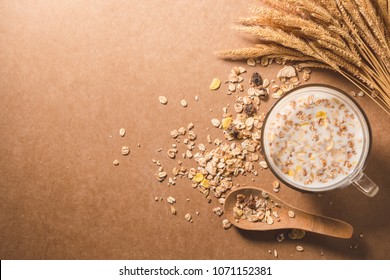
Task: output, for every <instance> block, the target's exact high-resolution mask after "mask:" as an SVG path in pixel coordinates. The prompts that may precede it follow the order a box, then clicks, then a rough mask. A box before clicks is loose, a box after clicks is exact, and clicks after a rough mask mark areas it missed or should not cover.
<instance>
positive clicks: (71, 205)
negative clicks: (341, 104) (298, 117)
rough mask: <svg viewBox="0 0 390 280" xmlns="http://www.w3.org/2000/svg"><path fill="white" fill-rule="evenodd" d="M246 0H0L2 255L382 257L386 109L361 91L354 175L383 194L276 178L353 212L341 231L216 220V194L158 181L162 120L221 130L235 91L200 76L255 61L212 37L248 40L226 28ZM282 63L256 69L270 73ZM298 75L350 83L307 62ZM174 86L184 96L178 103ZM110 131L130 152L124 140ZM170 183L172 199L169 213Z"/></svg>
mask: <svg viewBox="0 0 390 280" xmlns="http://www.w3.org/2000/svg"><path fill="white" fill-rule="evenodd" d="M250 3H256V1H231V0H229V1H222V0H218V1H206V0H203V1H173V0H172V1H168V0H165V1H161V0H159V1H157V0H155V1H152V0H148V1H92V0H91V1H76V0H70V1H49V0H47V1H44V0H40V1H13V0H12V1H11V0H2V1H0V49H1V52H0V71H1V73H0V79H1V80H0V98H1V99H0V106H1V107H0V197H1V198H0V201H1V203H0V243H1V246H0V258H1V259H273V258H274V257H273V255H271V254H269V252H268V250H274V249H276V250H277V251H278V253H279V259H389V258H390V243H389V242H388V236H389V234H390V224H389V218H388V213H389V205H390V189H389V181H390V175H389V170H390V165H389V160H388V159H389V156H390V149H389V145H390V137H389V133H388V132H389V121H390V118H389V116H387V115H386V114H385V113H384V112H383V111H381V110H380V109H379V108H378V107H377V106H376V105H375V104H374V103H373V102H372V101H371V100H370V99H369V98H367V97H366V98H357V99H356V100H357V101H358V102H359V103H360V104H361V105H362V107H363V108H364V110H365V111H366V113H367V115H368V118H369V120H370V122H371V126H372V131H373V138H374V140H373V141H374V142H373V148H372V153H371V155H370V157H369V160H368V163H367V168H366V173H367V174H368V175H369V176H370V177H371V178H372V179H374V180H375V181H376V182H377V184H378V185H380V187H381V189H380V192H379V194H378V195H377V196H376V197H374V198H368V197H365V196H364V195H363V194H361V193H360V192H359V191H358V190H356V189H355V188H353V187H349V188H346V189H342V190H338V191H334V192H331V193H326V194H324V195H322V197H318V196H317V195H311V194H302V193H299V192H297V191H294V190H291V189H288V188H287V187H285V186H282V189H281V191H280V193H279V196H280V197H281V198H283V199H285V200H286V201H288V202H289V203H290V204H292V205H297V206H299V207H300V208H302V209H305V210H308V211H311V212H314V213H319V214H324V215H329V216H332V217H335V218H339V219H343V220H345V221H347V222H349V223H351V224H352V225H353V226H354V228H355V233H354V235H353V238H352V239H351V240H341V239H335V238H330V237H326V236H320V235H317V234H312V233H307V235H306V237H305V238H304V239H303V240H299V241H292V240H285V241H284V242H282V243H277V242H276V241H275V239H274V237H275V235H276V233H278V232H279V231H278V232H245V231H241V230H237V229H236V228H231V229H229V230H227V231H225V230H223V229H222V226H221V221H222V218H218V217H217V216H216V215H215V214H214V213H212V208H213V207H215V206H217V205H218V203H217V201H216V200H215V199H214V200H213V201H212V203H211V204H208V203H207V202H206V200H205V198H204V197H203V196H202V195H201V194H200V193H199V192H198V191H196V190H193V189H192V188H191V186H190V182H189V181H188V180H187V179H181V180H178V183H177V185H176V186H173V187H169V188H168V187H167V186H166V184H165V183H163V184H160V183H158V182H157V181H156V180H155V179H154V172H155V171H156V170H157V167H156V166H155V165H154V164H153V163H152V159H153V158H155V159H159V160H161V162H162V164H163V166H164V167H165V169H166V170H167V171H169V172H170V170H172V168H173V167H174V166H175V164H176V161H173V160H170V159H169V158H168V157H167V156H166V154H165V151H166V149H167V148H169V147H170V145H171V144H172V143H174V141H173V140H172V139H171V138H170V136H169V132H170V131H171V130H172V129H174V128H178V127H180V126H186V125H187V124H188V123H189V122H193V123H194V124H195V132H196V133H197V134H198V140H197V143H201V142H203V143H205V142H206V135H207V134H210V135H211V136H213V138H215V137H220V138H221V139H222V138H223V136H222V133H221V131H220V130H218V129H215V128H212V127H211V124H210V119H211V118H214V117H217V118H220V117H221V115H222V107H224V106H226V104H229V103H230V104H233V100H234V99H233V97H232V96H227V95H226V94H225V92H226V85H223V86H222V88H221V89H220V90H219V91H217V92H213V93H211V92H209V90H208V86H209V83H210V81H211V79H212V78H214V77H219V78H220V79H222V80H223V79H226V78H227V76H228V73H229V72H230V69H231V67H232V66H234V65H243V66H245V67H246V68H248V70H249V71H250V72H251V71H253V70H254V69H249V67H247V66H246V65H245V63H239V62H228V61H223V60H220V59H218V58H217V57H216V56H215V55H214V51H216V50H220V49H226V48H233V47H240V46H245V45H248V44H249V43H250V42H249V41H248V38H246V37H244V36H242V35H240V34H237V33H235V32H233V31H231V30H230V26H231V24H232V23H233V22H234V20H235V19H237V17H238V16H243V15H247V14H248V11H247V5H248V4H250ZM278 69H279V66H278V65H272V67H271V68H262V67H257V68H256V70H257V71H259V72H260V73H261V74H262V75H263V77H268V78H270V79H272V78H275V74H276V72H277V71H278ZM248 75H249V74H246V76H244V77H245V78H246V82H247V80H248ZM310 82H321V83H326V84H332V85H335V86H338V87H340V88H341V89H343V90H345V91H348V92H350V91H351V90H353V89H354V88H353V87H352V86H351V85H350V84H349V83H348V82H346V81H345V80H344V79H342V78H340V76H338V75H335V74H332V73H329V72H322V71H317V70H316V71H314V72H313V74H312V78H311V80H310ZM159 95H165V96H166V97H167V98H168V100H169V103H168V105H166V106H163V105H160V104H159V102H158V96H159ZM195 95H199V96H200V100H199V101H198V102H195V100H194V96H195ZM183 98H185V99H186V100H187V101H188V103H189V105H188V107H187V108H182V107H181V106H180V105H179V103H180V100H181V99H183ZM272 103H273V101H272V100H269V101H267V102H264V103H263V104H262V105H261V108H262V112H266V110H267V108H269V106H270V105H271V104H272ZM121 127H124V128H126V129H127V134H126V136H125V137H123V138H121V137H119V135H118V130H119V128H121ZM208 128H209V130H208ZM110 135H112V136H113V137H112V138H110ZM138 142H139V143H140V145H141V147H137V143H138ZM122 145H128V146H130V149H131V154H130V155H129V156H127V157H123V156H122V155H121V154H120V148H121V146H122ZM160 147H161V148H163V149H164V150H163V152H161V153H158V152H156V150H157V149H158V148H160ZM180 147H181V151H184V149H183V146H180ZM114 159H118V160H119V161H120V165H119V166H117V167H114V166H113V164H112V161H113V160H114ZM183 164H184V165H185V166H187V167H191V166H195V164H194V162H193V161H184V163H183ZM252 178H255V182H254V183H252V181H251V179H252ZM273 180H274V177H273V176H272V175H271V173H270V171H268V170H267V171H261V172H260V175H259V176H258V177H252V176H246V177H242V176H241V177H238V178H236V179H235V182H237V183H240V184H241V185H244V184H250V185H255V186H256V185H257V186H262V187H263V188H266V189H269V190H271V188H270V186H271V183H272V182H273ZM168 195H172V196H174V197H175V198H176V199H177V205H176V208H177V211H178V215H177V216H173V215H172V214H171V213H170V211H169V205H168V204H167V203H166V202H165V198H166V197H167V196H168ZM155 196H157V197H160V196H162V197H164V201H162V202H155V201H154V197H155ZM187 198H189V199H190V201H186V199H187ZM195 211H199V212H200V215H199V216H197V215H195V214H194V213H195ZM187 212H189V213H191V214H192V215H193V217H194V218H193V219H194V222H193V223H192V224H191V223H188V222H186V221H185V219H184V214H185V213H187ZM360 233H363V235H364V236H363V237H359V234H360ZM356 244H357V245H358V246H357V248H354V249H351V248H350V246H351V245H352V246H355V245H356ZM296 245H301V246H303V247H304V249H305V251H304V252H297V251H296V250H295V246H296ZM321 251H323V252H324V255H323V256H322V255H321Z"/></svg>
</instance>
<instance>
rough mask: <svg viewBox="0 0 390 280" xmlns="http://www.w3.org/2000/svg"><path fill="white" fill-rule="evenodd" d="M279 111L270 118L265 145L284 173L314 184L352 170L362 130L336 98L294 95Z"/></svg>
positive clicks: (330, 181)
mask: <svg viewBox="0 0 390 280" xmlns="http://www.w3.org/2000/svg"><path fill="white" fill-rule="evenodd" d="M279 112H280V113H277V114H276V116H275V118H274V119H273V120H270V121H271V123H270V127H269V130H268V133H267V137H268V141H269V143H268V145H269V147H268V148H269V151H270V155H271V157H272V160H273V161H274V163H275V164H276V166H277V168H279V169H280V170H281V171H282V173H283V174H284V175H285V176H286V177H288V178H289V179H291V180H292V181H294V182H296V183H298V184H300V185H302V184H303V185H306V186H311V187H313V188H314V187H321V186H323V185H325V184H326V185H329V184H333V183H337V182H338V181H340V180H342V179H343V178H344V177H345V176H347V175H348V174H350V173H351V172H352V171H353V170H354V167H355V166H356V164H357V163H358V161H359V159H360V157H361V154H362V150H363V131H362V127H361V124H360V122H359V120H358V117H357V116H356V115H355V113H354V112H353V111H352V110H351V109H350V107H349V106H348V105H347V104H345V103H344V102H343V101H342V100H340V99H338V98H335V97H329V96H327V95H322V94H317V95H306V96H299V97H297V98H292V99H290V101H287V102H286V103H285V104H283V106H282V107H281V109H280V110H279Z"/></svg>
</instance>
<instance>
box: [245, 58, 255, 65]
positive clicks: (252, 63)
mask: <svg viewBox="0 0 390 280" xmlns="http://www.w3.org/2000/svg"><path fill="white" fill-rule="evenodd" d="M246 64H248V65H249V66H252V67H253V66H256V61H255V60H254V59H253V58H249V59H248V60H247V61H246Z"/></svg>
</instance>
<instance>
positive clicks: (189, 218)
mask: <svg viewBox="0 0 390 280" xmlns="http://www.w3.org/2000/svg"><path fill="white" fill-rule="evenodd" d="M184 218H185V219H186V220H187V222H191V221H192V216H191V214H190V213H187V214H185V216H184Z"/></svg>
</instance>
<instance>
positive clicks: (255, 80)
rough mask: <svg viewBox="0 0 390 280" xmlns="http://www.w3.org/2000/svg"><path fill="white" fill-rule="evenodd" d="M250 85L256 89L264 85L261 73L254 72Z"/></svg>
mask: <svg viewBox="0 0 390 280" xmlns="http://www.w3.org/2000/svg"><path fill="white" fill-rule="evenodd" d="M250 83H251V84H252V85H254V86H256V87H259V86H261V85H263V79H262V77H261V76H260V74H259V73H257V72H253V74H252V76H251V80H250Z"/></svg>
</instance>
